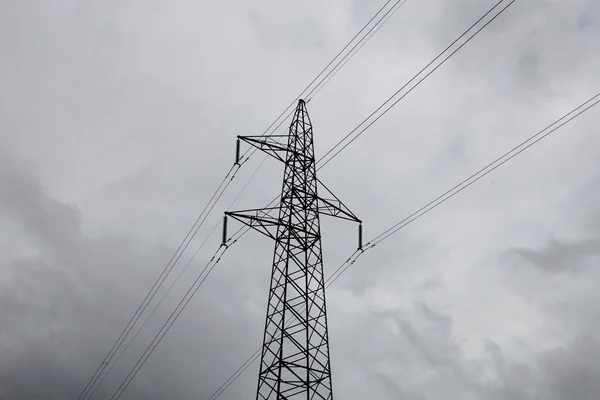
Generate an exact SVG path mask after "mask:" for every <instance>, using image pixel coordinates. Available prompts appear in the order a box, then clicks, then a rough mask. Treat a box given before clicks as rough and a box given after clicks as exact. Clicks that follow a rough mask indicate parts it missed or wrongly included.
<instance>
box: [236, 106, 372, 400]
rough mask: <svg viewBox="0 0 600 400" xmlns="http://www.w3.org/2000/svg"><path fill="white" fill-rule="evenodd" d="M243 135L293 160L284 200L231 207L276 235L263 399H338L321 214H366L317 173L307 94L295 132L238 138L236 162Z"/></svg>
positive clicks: (289, 162) (297, 114)
mask: <svg viewBox="0 0 600 400" xmlns="http://www.w3.org/2000/svg"><path fill="white" fill-rule="evenodd" d="M286 138H287V145H286V144H285V140H284V139H286ZM282 139H283V140H282ZM239 140H242V141H244V142H246V143H248V144H250V145H252V146H254V147H256V148H258V149H260V150H262V151H264V152H266V153H267V154H269V155H271V156H273V157H275V158H276V159H278V160H279V161H281V162H283V163H284V164H285V170H284V175H283V188H282V190H281V199H280V204H279V206H277V207H268V208H262V209H251V210H244V211H235V212H226V213H225V214H226V215H228V216H231V217H232V218H234V219H236V220H238V221H241V222H243V223H245V224H247V225H249V226H251V227H253V228H255V229H256V230H258V231H259V232H261V233H263V234H265V235H267V236H268V237H270V238H272V239H273V240H274V241H275V251H274V256H273V268H272V272H271V285H270V289H269V301H268V306H267V316H266V323H265V331H264V338H263V346H262V354H261V361H260V372H259V378H258V390H257V395H256V399H258V400H262V399H268V400H283V399H326V400H332V399H333V393H332V387H331V363H330V360H329V336H328V330H327V307H326V303H325V282H324V277H323V256H322V251H321V229H320V215H321V214H324V215H331V216H335V217H339V218H343V219H347V220H351V221H356V222H358V223H360V220H359V219H358V218H357V217H356V216H355V215H354V214H353V213H352V212H350V211H349V210H348V209H347V208H346V206H344V204H343V203H342V202H341V201H340V200H339V199H338V198H337V197H335V196H334V195H333V194H332V193H331V192H330V191H329V190H328V189H327V188H326V187H325V186H324V185H323V184H322V183H321V182H320V181H319V180H318V179H317V175H316V166H315V164H316V162H315V156H314V144H313V130H312V124H311V122H310V118H309V116H308V113H307V111H306V103H305V102H304V101H303V100H300V101H299V102H298V106H297V108H296V111H295V113H294V117H293V120H292V123H291V125H290V128H289V134H287V135H270V136H245V137H241V136H240V137H238V147H237V149H238V151H237V156H236V162H237V161H239ZM280 140H281V141H282V143H280V142H279V141H280ZM318 191H325V192H327V193H328V195H329V196H330V197H328V198H323V197H320V196H319V195H318ZM277 213H278V215H276V216H275V214H277ZM225 235H226V233H225ZM359 247H360V243H359Z"/></svg>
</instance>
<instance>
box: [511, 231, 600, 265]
mask: <svg viewBox="0 0 600 400" xmlns="http://www.w3.org/2000/svg"><path fill="white" fill-rule="evenodd" d="M512 253H514V254H516V255H518V256H520V257H522V258H523V259H524V260H526V261H527V262H528V263H530V264H531V265H533V266H534V267H536V268H537V269H539V270H540V271H545V272H551V273H557V272H570V273H576V272H579V271H581V269H582V268H585V267H591V268H595V267H596V266H598V263H599V262H600V240H598V239H594V238H590V239H584V240H580V241H567V240H564V241H559V240H558V239H556V238H551V239H549V240H548V241H547V243H546V244H545V246H544V247H543V248H542V249H536V250H531V249H523V248H520V249H514V250H512Z"/></svg>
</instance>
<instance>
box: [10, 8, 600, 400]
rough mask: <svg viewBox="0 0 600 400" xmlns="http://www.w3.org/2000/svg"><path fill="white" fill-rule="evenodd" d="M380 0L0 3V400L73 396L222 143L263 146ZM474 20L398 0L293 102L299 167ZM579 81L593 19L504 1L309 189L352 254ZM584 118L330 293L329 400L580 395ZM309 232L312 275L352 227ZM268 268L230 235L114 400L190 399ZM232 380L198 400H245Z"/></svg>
mask: <svg viewBox="0 0 600 400" xmlns="http://www.w3.org/2000/svg"><path fill="white" fill-rule="evenodd" d="M383 3H384V1H383V0H377V1H359V0H334V1H329V2H323V1H317V0H309V1H303V2H292V1H275V0H259V1H243V0H232V1H228V2H223V1H216V0H211V1H209V0H204V1H192V0H172V1H168V2H165V1H159V0H146V1H141V0H119V1H116V0H87V1H81V0H54V1H52V2H49V1H42V0H1V1H0V57H1V60H2V62H1V63H0V80H1V82H2V85H1V86H2V96H1V99H0V128H1V130H0V185H1V190H0V237H1V240H0V246H1V251H0V263H1V266H0V398H1V399H2V400H4V399H6V400H21V399H44V400H63V399H76V398H77V396H78V395H79V392H80V391H81V390H82V388H83V387H84V386H85V384H86V382H87V380H88V379H89V377H90V376H91V374H92V373H93V372H94V371H95V369H96V367H97V366H98V364H99V363H100V362H101V360H102V358H103V356H104V355H105V354H106V352H107V351H108V350H109V348H110V346H111V345H112V343H113V342H114V341H115V340H116V339H117V336H118V335H119V333H120V332H121V329H122V328H123V327H124V325H125V324H126V323H127V321H128V320H129V317H130V316H131V315H132V313H133V312H134V311H135V309H136V307H137V305H138V304H139V302H140V301H141V299H142V298H143V296H144V295H145V293H146V292H147V290H148V289H149V287H150V286H151V285H152V283H153V282H154V280H155V279H156V277H157V276H158V274H159V273H160V271H161V270H162V268H163V267H164V265H165V264H166V263H167V261H168V260H169V259H170V257H171V255H172V253H173V252H174V251H175V249H176V248H177V245H178V244H179V243H180V241H181V240H182V238H183V237H184V235H185V233H186V232H187V230H188V229H189V228H190V226H191V224H192V223H193V221H194V220H195V218H196V217H197V215H198V214H199V213H200V211H201V210H202V208H203V206H204V205H205V204H206V202H207V201H208V199H209V197H210V196H211V195H212V193H213V191H214V190H215V189H216V186H217V185H218V183H219V182H220V181H221V179H222V178H223V176H224V174H225V173H226V172H227V170H228V169H229V168H230V166H231V163H232V162H233V155H234V149H235V136H236V135H258V134H262V133H263V131H264V130H265V129H266V128H267V126H269V124H270V123H271V122H272V121H273V119H274V118H275V117H276V116H277V115H278V114H279V113H280V112H281V110H282V109H283V108H284V107H285V106H287V105H288V104H289V103H290V102H291V101H292V100H293V99H294V98H295V97H296V96H297V95H298V94H299V92H300V91H301V90H302V89H303V88H304V86H306V84H308V82H310V81H311V80H312V78H313V77H314V76H315V75H316V74H317V73H318V72H319V71H320V69H321V68H323V67H324V66H325V65H326V64H327V63H328V62H329V60H330V59H331V58H332V57H333V56H334V55H335V54H336V53H337V52H338V51H339V50H340V49H341V48H342V47H343V46H344V45H345V44H346V43H347V41H348V40H350V39H351V38H352V36H354V34H355V33H356V32H357V31H358V30H359V29H360V27H362V25H364V24H365V23H366V22H367V21H368V20H369V18H370V17H371V16H372V15H373V14H374V13H375V12H376V11H377V10H378V9H379V8H380V7H381V6H382V5H383ZM493 3H495V0H409V1H408V2H407V3H406V5H405V6H404V7H403V8H401V9H400V11H398V13H397V14H396V15H395V16H394V17H393V18H392V19H390V20H389V22H388V23H387V24H386V26H385V27H384V28H383V29H381V30H380V31H379V32H378V33H377V35H376V36H374V37H373V39H372V40H371V41H370V42H369V43H368V44H367V45H366V46H365V47H364V48H363V49H362V50H361V51H360V53H358V54H357V56H356V57H354V58H353V59H352V61H351V62H350V63H348V64H347V65H346V67H344V69H343V70H342V71H341V72H340V73H339V74H338V75H337V76H336V77H335V79H333V80H332V81H331V83H329V84H328V85H327V86H326V87H325V89H323V91H321V92H320V93H319V95H318V96H317V97H315V99H314V100H313V101H311V102H310V104H309V106H308V110H309V113H310V115H311V118H312V121H313V124H314V131H315V140H316V152H317V155H319V154H321V155H322V154H324V153H325V151H326V150H327V149H328V148H329V147H330V146H331V145H333V144H334V143H336V142H337V141H338V140H339V139H341V138H342V137H343V136H344V135H346V134H347V133H348V132H349V131H350V130H351V129H352V128H354V126H356V124H358V123H359V122H360V121H361V120H362V119H363V118H365V117H366V116H367V115H368V114H369V113H370V112H371V111H373V110H374V109H375V108H376V107H378V106H379V105H380V104H381V103H382V102H383V101H384V100H386V99H387V98H388V96H390V95H391V94H392V93H393V92H395V91H396V90H397V89H398V88H399V87H400V86H401V85H402V84H403V83H405V82H406V81H407V80H408V79H409V78H410V77H412V75H413V74H414V73H416V72H417V71H418V70H419V69H420V68H422V67H423V66H424V65H425V64H427V63H428V62H429V61H430V60H431V59H432V58H433V57H434V56H435V55H437V53H438V52H439V51H441V50H442V49H443V48H444V47H446V46H447V45H448V44H449V43H450V42H451V41H452V40H454V38H456V37H457V36H458V35H459V34H460V33H462V32H463V31H464V30H465V29H466V28H467V27H468V26H469V25H470V24H472V23H473V22H474V21H475V20H476V19H477V18H479V16H480V15H482V14H483V13H484V12H485V11H487V9H488V8H489V7H490V6H491V5H492V4H493ZM599 70H600V3H599V2H598V1H596V0H517V1H516V3H515V4H514V5H513V6H511V7H510V8H509V9H508V10H507V11H506V12H505V13H504V14H503V15H502V16H501V17H499V18H498V19H497V20H496V21H495V22H494V23H492V24H491V25H490V26H489V27H488V28H487V29H486V30H484V31H483V32H482V33H481V34H480V35H479V36H477V37H476V38H475V39H474V40H473V41H472V42H471V43H469V44H468V45H467V46H466V47H465V48H464V49H463V50H461V51H460V52H459V53H457V54H456V55H455V56H454V57H453V58H452V59H451V60H450V61H449V62H448V63H447V64H445V65H444V66H443V67H442V68H441V69H439V70H438V71H437V72H435V73H434V74H433V75H432V76H431V77H430V78H429V79H427V80H426V81H425V82H424V83H423V84H422V85H421V86H420V87H419V88H418V89H417V90H415V91H414V92H413V93H411V94H410V95H409V96H408V97H407V98H406V99H405V100H403V101H401V102H400V103H399V104H398V105H397V106H396V107H395V108H394V109H393V110H392V111H391V112H389V113H388V114H386V116H385V117H384V118H382V119H381V120H380V121H379V122H378V123H376V124H375V125H374V126H373V127H372V128H371V129H369V130H368V131H366V132H365V134H364V135H363V136H361V138H360V139H358V140H357V141H356V142H354V143H353V144H352V145H351V146H349V147H348V148H347V149H346V150H345V151H344V152H343V153H341V154H340V156H339V157H337V158H336V159H335V160H334V161H333V162H332V163H331V164H329V165H328V166H327V167H326V168H324V169H323V170H322V171H321V172H320V173H321V175H320V177H321V179H322V180H323V181H324V182H326V183H327V184H328V186H329V187H330V188H331V189H332V190H333V191H334V192H335V193H336V194H338V196H339V197H340V198H341V199H343V200H344V201H345V202H346V204H347V205H348V206H349V207H350V208H351V209H352V210H353V211H354V212H355V213H356V214H357V215H358V216H359V217H360V218H361V219H363V221H364V231H365V237H366V239H368V238H369V237H372V236H374V235H376V234H378V233H379V232H381V231H382V230H384V229H385V228H387V227H388V226H390V225H391V224H392V223H394V222H396V221H399V220H401V219H402V218H404V217H405V216H407V215H409V214H411V213H412V212H413V211H415V210H417V209H418V208H419V207H421V206H422V205H424V204H426V203H427V202H429V201H430V200H432V199H433V198H435V197H436V196H437V195H439V194H441V193H443V192H444V191H446V190H447V189H448V188H450V187H452V186H453V185H454V184H456V183H458V182H459V181H461V180H462V179H464V178H465V177H467V176H468V175H470V174H471V173H473V172H474V171H476V170H478V169H479V168H481V167H482V166H484V165H485V164H487V163H488V162H489V161H491V160H493V159H494V158H496V157H497V156H499V155H501V154H502V153H504V152H505V151H506V150H508V149H510V148H512V147H513V146H515V145H516V144H518V143H519V142H521V141H522V140H524V139H526V138H528V137H529V136H531V135H533V134H534V133H535V132H537V131H538V130H540V129H541V128H543V127H545V126H546V125H548V124H549V123H551V122H552V121H554V120H555V119H557V118H558V117H560V116H562V115H563V114H565V113H566V112H567V111H569V110H570V109H572V108H573V107H575V106H576V105H578V104H580V103H581V102H583V101H585V100H587V99H588V98H589V97H591V96H592V95H594V94H596V93H597V92H598V91H600V75H599V74H598V71H599ZM599 124H600V108H598V109H592V110H591V111H589V112H588V113H586V114H584V115H583V116H581V117H579V118H578V119H576V120H575V121H573V122H572V123H570V124H569V125H567V126H566V127H564V128H562V129H560V130H559V131H557V132H556V133H555V134H553V135H551V136H550V137H548V138H547V139H546V140H544V141H542V142H540V143H539V144H538V145H536V146H534V147H532V148H531V149H530V150H528V151H526V152H525V153H523V154H522V155H521V156H519V157H517V158H516V159H514V160H512V161H511V162H509V163H508V164H506V165H505V166H503V167H501V168H500V169H499V170H497V171H495V172H494V173H492V174H491V175H489V176H488V177H486V178H484V179H482V180H481V181H479V182H478V183H477V184H475V185H473V186H471V187H470V188H469V189H467V190H466V191H464V192H462V193H461V194H460V195H458V196H456V197H454V198H453V199H451V200H450V201H448V202H447V203H445V204H443V205H442V206H440V207H438V208H437V209H435V210H434V211H432V212H431V213H429V214H427V215H426V216H425V217H423V218H421V219H420V220H418V221H417V222H415V223H413V224H411V225H409V226H408V227H406V228H405V229H403V230H402V231H400V232H399V233H398V234H396V235H395V236H393V237H391V238H390V239H389V240H387V241H385V242H383V243H382V244H381V245H379V246H378V247H376V248H375V249H373V250H372V251H370V252H368V253H365V254H364V256H363V257H361V258H360V259H359V261H358V262H357V263H356V264H355V265H353V266H352V268H350V269H349V270H348V271H347V272H346V273H345V274H344V275H343V276H342V278H340V279H339V280H338V281H337V282H336V283H335V285H333V286H332V287H331V289H330V290H329V292H328V311H329V325H330V340H331V357H332V369H333V385H334V392H335V397H336V399H338V400H362V399H371V398H372V399H382V400H383V399H407V400H424V399H427V400H437V399H461V400H469V399H491V400H524V399H531V400H567V399H577V400H592V399H597V398H598V397H599V396H600V364H599V363H598V361H597V360H598V359H599V357H600V337H599V335H598V332H600V291H598V289H597V288H598V282H600V269H599V266H600V264H599V263H600V138H599V137H598V126H599ZM260 161H261V157H258V156H257V157H254V158H253V159H252V160H251V161H250V162H249V163H248V164H246V165H244V167H243V168H242V169H241V170H240V172H239V175H238V177H237V178H236V180H235V181H234V182H233V183H232V185H231V187H230V190H228V191H227V192H226V194H225V196H224V197H223V199H222V202H219V203H218V204H217V206H216V207H215V210H214V213H213V214H211V216H210V218H209V219H208V221H207V223H206V225H205V226H204V227H203V228H202V230H201V231H200V234H199V236H198V237H197V239H196V240H195V241H194V242H192V245H191V246H190V250H191V251H190V252H189V253H186V255H185V256H184V257H183V259H182V261H187V260H188V259H189V257H191V255H192V254H193V250H194V249H195V248H197V246H198V245H199V244H200V242H201V240H202V239H203V238H204V237H205V235H206V234H207V233H208V232H209V231H210V229H211V228H212V226H214V224H215V223H216V222H217V221H218V219H219V218H220V216H221V215H222V214H221V213H222V212H223V211H225V209H226V207H227V206H228V205H229V203H230V202H231V200H232V199H233V197H234V196H235V194H236V193H237V192H238V191H239V189H240V188H241V187H242V185H243V184H244V183H245V182H246V180H247V179H248V177H249V176H250V175H251V173H252V172H253V170H254V168H255V167H256V166H257V165H258V163H259V162H260ZM281 173H282V169H281V165H279V164H278V163H277V162H275V161H271V160H269V161H268V162H267V163H266V164H265V166H264V168H263V169H261V172H260V173H259V175H258V177H257V178H256V179H255V180H254V181H253V182H252V184H251V186H250V188H249V189H248V191H247V192H245V194H244V195H243V196H242V197H241V198H240V199H239V202H238V203H237V205H236V208H251V207H260V206H262V205H264V204H265V203H266V202H268V200H270V198H271V197H272V196H273V195H275V194H276V193H277V192H278V190H279V188H280V180H281ZM232 229H235V227H232ZM323 235H324V239H323V241H324V242H323V245H324V258H325V269H326V273H327V274H330V273H331V272H332V271H333V270H334V268H337V267H338V266H339V265H340V264H341V263H342V262H343V261H344V260H345V259H346V258H347V257H348V255H349V254H350V253H352V252H353V251H354V249H355V247H356V240H357V238H356V236H357V233H356V227H355V226H353V225H351V224H347V223H344V222H340V221H335V220H329V219H325V220H324V222H323ZM219 236H220V235H218V234H217V235H215V236H214V237H213V238H211V239H210V241H209V242H208V243H207V245H206V247H205V248H204V249H203V250H202V251H201V252H200V253H199V255H198V256H197V257H196V259H195V260H194V262H193V263H192V264H191V266H190V269H189V270H188V271H187V272H186V273H185V275H184V276H183V279H182V281H181V282H180V284H179V285H177V286H176V289H175V290H174V292H173V293H172V296H171V297H169V300H168V301H167V302H165V304H163V307H161V308H160V311H159V312H158V313H157V315H155V317H154V318H153V319H152V320H151V321H150V323H149V324H148V326H147V328H148V329H146V330H144V334H142V335H141V336H140V337H139V341H136V342H138V343H136V344H135V345H133V346H132V347H131V348H130V351H128V353H127V356H125V357H124V358H123V360H122V362H121V363H120V364H119V365H118V367H117V368H115V373H114V374H113V375H111V376H110V378H108V379H107V380H106V381H105V382H104V385H103V386H102V387H101V389H100V390H99V391H98V392H97V395H96V396H95V397H94V398H95V399H107V398H109V397H110V395H111V394H112V391H114V390H115V388H116V386H117V384H118V382H119V381H120V379H122V378H123V376H124V374H125V373H126V372H127V371H128V370H129V368H130V367H131V366H132V365H133V363H134V362H135V360H136V359H137V357H138V356H139V354H140V352H141V351H143V349H144V348H145V345H146V344H147V343H148V341H149V340H150V339H151V338H152V337H153V336H154V334H155V333H156V331H157V329H158V327H159V324H160V323H161V322H162V320H163V319H164V318H166V317H167V316H168V313H169V312H170V310H171V309H172V307H173V306H174V305H175V304H176V301H177V300H178V296H181V295H182V294H183V293H184V291H185V290H186V289H187V286H188V285H189V284H190V283H191V281H192V280H193V279H194V277H195V276H196V275H197V274H198V273H199V271H200V269H201V268H202V267H203V266H204V264H205V263H206V262H207V260H208V259H209V258H210V256H211V255H212V254H213V252H214V250H215V249H216V248H217V246H218V244H219V240H220V238H219ZM272 250H273V244H272V243H270V242H269V241H268V240H267V239H264V238H263V237H260V236H259V234H255V233H252V234H248V235H246V236H244V237H243V239H242V240H241V241H240V242H239V243H238V244H236V246H235V247H232V248H231V250H229V251H228V252H227V253H226V255H225V257H224V258H223V260H222V261H221V263H220V264H218V266H217V268H216V269H215V270H214V272H213V273H212V275H211V276H210V277H209V278H208V280H207V281H206V283H205V285H203V286H202V288H201V289H200V291H199V292H198V294H197V295H196V297H195V298H194V299H193V301H192V302H191V303H190V306H189V307H188V308H187V309H186V310H185V312H184V313H183V314H182V316H181V318H180V319H179V320H178V321H177V322H176V324H175V325H174V326H173V329H172V330H171V331H170V332H169V334H168V335H167V336H166V337H165V340H164V341H163V342H162V343H161V344H160V346H159V347H158V348H157V351H156V352H155V353H154V354H153V355H152V357H151V358H150V359H149V361H148V363H147V364H146V365H145V366H144V368H143V369H142V370H141V372H140V373H139V375H138V376H137V377H136V379H135V380H134V381H133V383H132V385H131V386H130V387H129V389H128V390H127V392H126V393H125V394H124V395H123V397H122V398H123V399H131V400H136V399H142V398H143V399H163V398H170V399H182V400H183V399H208V397H209V396H210V395H211V394H212V393H213V392H214V391H215V390H216V389H217V388H218V387H219V386H220V385H221V383H222V382H223V381H225V379H227V378H228V377H229V375H230V374H232V373H233V372H234V371H235V370H236V369H237V368H238V367H239V366H240V365H241V363H242V362H244V361H245V360H246V359H247V358H248V357H249V356H250V355H251V354H252V353H253V352H254V351H255V350H256V349H257V347H258V346H259V345H260V342H261V339H262V326H263V322H264V312H265V309H266V297H267V288H268V284H269V273H270V262H271V258H272ZM183 265H184V263H183V262H182V264H181V265H179V264H178V267H177V268H176V270H175V271H176V272H177V271H179V270H180V268H182V267H183ZM257 368H258V366H257V365H253V366H252V367H250V368H249V369H248V370H247V371H246V373H244V374H243V375H242V376H241V378H240V379H238V380H237V381H236V382H235V383H234V384H233V385H232V386H231V387H230V388H229V389H228V390H227V391H226V392H225V393H224V394H223V395H222V396H221V397H220V398H221V399H224V400H239V399H252V398H254V396H255V390H256V377H257V373H258V370H257Z"/></svg>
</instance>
